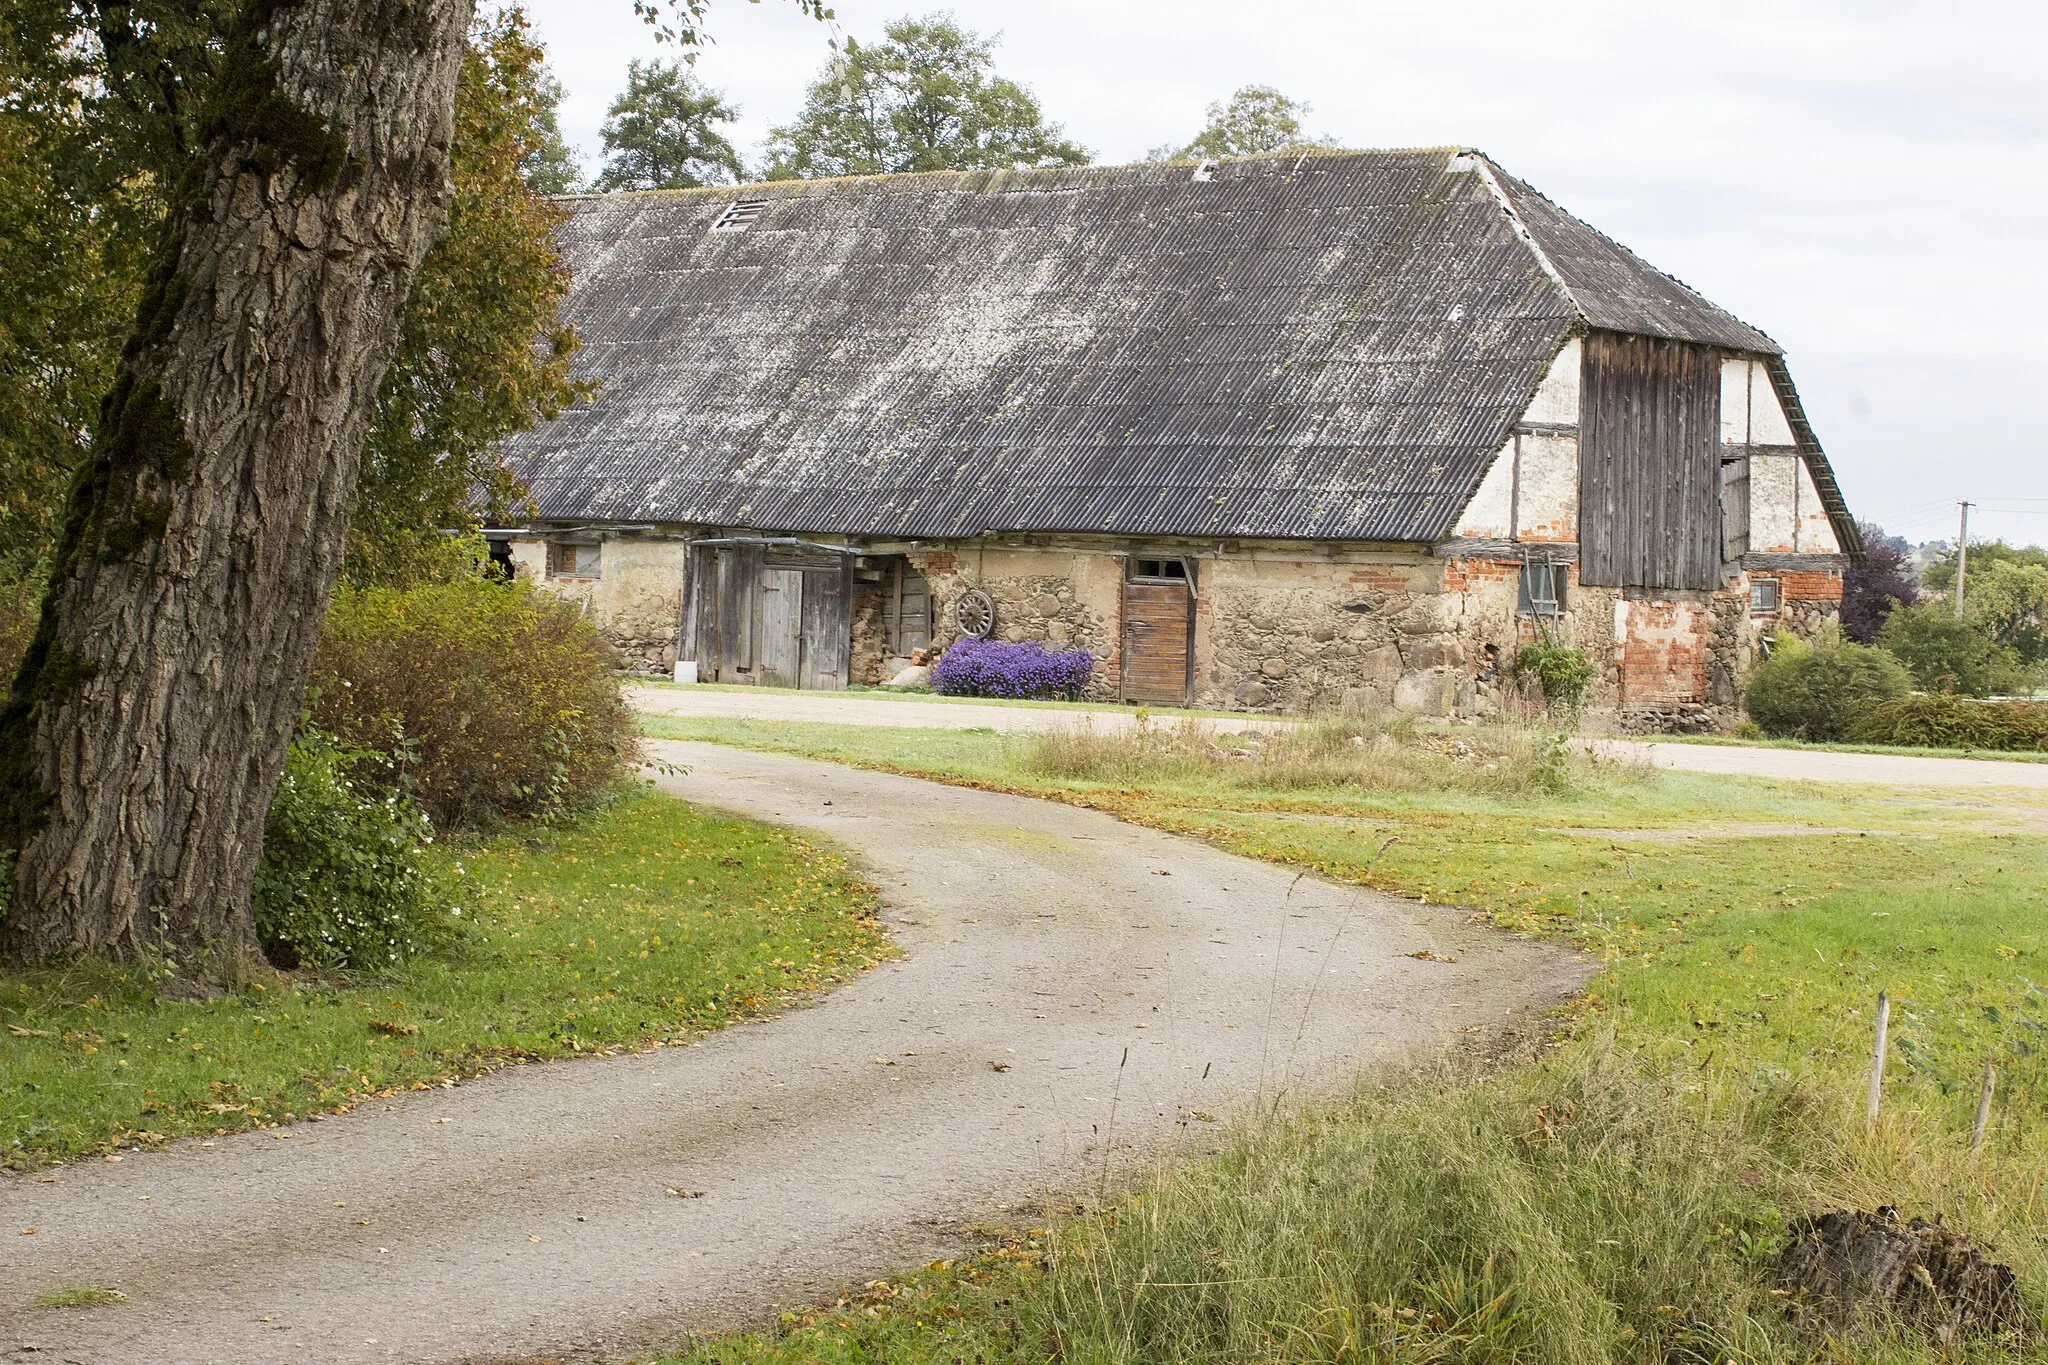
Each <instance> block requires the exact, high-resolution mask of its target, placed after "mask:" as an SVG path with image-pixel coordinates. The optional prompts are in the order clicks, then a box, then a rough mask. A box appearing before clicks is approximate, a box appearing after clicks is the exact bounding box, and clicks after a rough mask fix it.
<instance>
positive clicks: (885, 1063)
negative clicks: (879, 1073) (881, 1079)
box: [868, 1057, 896, 1066]
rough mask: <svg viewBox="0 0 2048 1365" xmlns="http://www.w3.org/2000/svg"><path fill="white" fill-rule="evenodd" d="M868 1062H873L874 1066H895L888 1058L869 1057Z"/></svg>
mask: <svg viewBox="0 0 2048 1365" xmlns="http://www.w3.org/2000/svg"><path fill="white" fill-rule="evenodd" d="M868 1060H869V1061H871V1062H873V1063H874V1064H875V1065H876V1066H894V1065H896V1063H895V1061H894V1060H893V1059H891V1058H888V1057H870V1058H868Z"/></svg>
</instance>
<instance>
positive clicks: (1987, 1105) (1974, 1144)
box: [1970, 1062, 1998, 1152]
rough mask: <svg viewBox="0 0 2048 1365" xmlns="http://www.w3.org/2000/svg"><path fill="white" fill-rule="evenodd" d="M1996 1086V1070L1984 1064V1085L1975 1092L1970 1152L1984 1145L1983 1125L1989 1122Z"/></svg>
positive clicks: (1987, 1063) (1988, 1064)
mask: <svg viewBox="0 0 2048 1365" xmlns="http://www.w3.org/2000/svg"><path fill="white" fill-rule="evenodd" d="M1997 1086H1998V1068H1997V1067H1995V1066H1993V1065H1991V1064H1990V1063H1989V1062H1986V1063H1985V1064H1984V1084H1983V1085H1982V1086H1980V1087H1979V1088H1978V1090H1977V1121H1976V1122H1975V1123H1974V1124H1972V1125H1970V1150H1971V1151H1973V1152H1974V1151H1976V1150H1977V1149H1978V1148H1979V1147H1982V1146H1983V1145H1984V1125H1985V1124H1986V1123H1989V1122H1990V1121H1991V1092H1992V1091H1993V1090H1995V1089H1996V1088H1997Z"/></svg>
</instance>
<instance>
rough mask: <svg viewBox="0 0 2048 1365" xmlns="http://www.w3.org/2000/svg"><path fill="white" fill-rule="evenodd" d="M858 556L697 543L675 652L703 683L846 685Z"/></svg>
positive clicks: (814, 686) (752, 545)
mask: <svg viewBox="0 0 2048 1365" xmlns="http://www.w3.org/2000/svg"><path fill="white" fill-rule="evenodd" d="M852 563H853V560H852V556H850V555H838V554H833V553H831V552H829V551H822V550H807V549H805V548H804V547H801V546H797V547H785V546H778V545H763V544H750V543H738V544H724V545H699V546H696V547H694V548H693V549H692V551H691V554H690V561H689V567H688V570H687V575H688V578H687V581H686V582H685V584H684V588H683V596H684V604H683V620H682V632H681V639H680V640H679V641H678V642H677V643H678V649H677V657H678V658H683V659H695V660H696V661H697V676H698V677H699V678H701V679H702V680H703V681H705V682H726V683H754V684H756V685H758V686H762V687H806V688H825V689H833V690H836V689H838V688H842V687H845V686H846V683H847V667H848V664H849V661H850V660H851V659H852V656H853V617H852V612H851V608H850V604H851V596H852V595H851V592H850V591H849V588H850V582H849V580H850V577H851V575H852V572H853V569H852Z"/></svg>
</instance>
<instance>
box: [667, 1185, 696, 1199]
mask: <svg viewBox="0 0 2048 1365" xmlns="http://www.w3.org/2000/svg"><path fill="white" fill-rule="evenodd" d="M662 1193H663V1194H672V1195H674V1196H675V1197H676V1198H678V1199H702V1198H703V1197H704V1191H702V1190H686V1189H684V1188H683V1187H682V1186H681V1185H670V1186H668V1187H667V1188H665V1189H663V1190H662Z"/></svg>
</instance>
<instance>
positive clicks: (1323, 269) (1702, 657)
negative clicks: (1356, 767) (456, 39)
mask: <svg viewBox="0 0 2048 1365" xmlns="http://www.w3.org/2000/svg"><path fill="white" fill-rule="evenodd" d="M570 208H571V212H570V216H569V219H568V221H567V222H566V223H565V224H564V226H563V228H562V232H561V240H562V244H563V247H564V249H565V252H566V255H567V258H568V261H569V263H570V265H571V266H572V268H573V270H574V274H575V284H574V288H573V291H572V293H571V295H570V298H569V300H568V304H567V313H568V317H569V319H570V320H571V321H573V322H574V323H575V325H576V326H577V327H578V328H579V329H580V332H581V335H582V340H583V350H582V353H581V362H580V363H581V365H582V369H583V372H584V373H585V374H586V375H587V376H588V377H589V378H591V379H593V380H595V381H596V383H597V385H598V392H597V395H596V397H595V398H594V399H593V400H592V401H590V402H588V403H586V404H584V405H581V406H579V407H577V408H575V409H574V410H572V411H570V412H569V413H567V414H565V415H564V416H562V417H561V418H560V419H558V420H557V421H555V422H553V423H550V424H548V425H546V426H544V427H542V428H539V429H537V430H534V431H532V432H530V433H527V434H526V435H524V436H522V437H520V438H519V439H517V440H516V441H515V442H514V443H513V444H512V447H511V450H510V455H511V459H512V462H513V464H514V466H515V468H517V469H518V471H519V472H520V473H521V474H522V475H523V476H524V478H525V479H526V481H527V484H528V486H529V488H530V490H531V496H532V506H531V512H532V520H531V521H530V522H529V523H527V524H526V525H523V526H520V527H515V528H498V529H496V530H495V531H494V534H495V535H497V536H498V537H499V538H500V539H501V540H503V541H505V542H507V548H508V549H509V555H510V558H511V559H512V561H513V562H514V563H515V564H516V565H517V566H518V567H519V569H520V571H521V572H523V573H528V574H531V575H532V576H533V577H534V578H535V579H536V580H538V581H541V582H543V583H545V584H547V585H548V586H550V587H552V588H554V589H556V590H558V591H561V592H564V593H569V594H574V595H577V596H580V597H583V598H585V599H587V600H588V602H589V604H590V607H591V610H592V611H593V612H595V613H596V614H597V615H598V616H599V618H600V619H601V620H602V621H603V622H604V623H605V625H606V626H607V628H608V629H609V630H610V631H611V632H612V633H613V635H614V636H615V638H617V639H618V640H619V642H620V643H621V644H622V646H624V647H625V648H626V649H627V650H628V652H629V654H631V655H632V656H634V657H635V658H637V659H638V660H639V661H641V662H642V663H644V664H646V665H647V666H649V667H655V668H661V669H664V670H665V669H666V668H667V667H668V666H669V665H670V664H671V663H672V662H673V661H675V660H676V659H677V658H681V659H682V660H685V661H694V663H695V664H696V667H697V674H698V676H699V677H700V678H702V679H704V680H707V681H712V680H715V681H722V682H751V683H757V684H761V685H766V686H783V687H795V686H802V687H843V686H845V685H846V684H848V683H849V682H855V683H858V682H874V681H878V680H880V679H882V678H883V677H884V676H885V675H887V674H888V673H889V672H890V670H891V668H892V662H891V661H892V660H897V659H900V658H901V657H902V656H904V655H906V654H907V653H908V652H909V651H910V650H911V649H912V648H914V647H917V646H920V645H924V644H928V643H929V644H938V645H944V644H947V643H949V642H950V641H951V640H952V639H954V638H956V637H958V636H959V635H960V634H962V633H963V631H964V632H968V633H976V634H980V633H988V634H992V635H993V636H995V637H997V638H1001V639H1009V640H1042V641H1045V642H1046V643H1047V644H1048V645H1057V646H1061V647H1067V648H1085V649H1088V650H1090V651H1092V652H1093V654H1094V655H1095V657H1096V660H1097V661H1098V662H1097V667H1096V669H1095V673H1094V681H1093V682H1092V684H1091V688H1092V690H1093V691H1094V692H1095V693H1096V694H1097V695H1099V696H1101V697H1104V698H1121V699H1123V700H1126V701H1132V702H1144V703H1152V704H1180V703H1192V704H1196V705H1201V706H1218V707H1234V708H1259V709H1266V708H1302V707H1307V706H1314V705H1332V704H1351V705H1360V704H1367V703H1383V704H1390V705H1394V706H1398V707H1402V708H1405V709H1408V710H1412V711H1415V712H1419V713H1424V714H1429V715H1440V716H1448V715H1474V714H1484V713H1485V712H1487V711H1489V710H1490V709H1492V708H1493V707H1494V706H1496V705H1497V704H1498V695H1499V693H1498V684H1499V680H1498V678H1497V673H1498V672H1499V670H1501V669H1502V667H1503V666H1504V665H1505V663H1506V662H1507V661H1508V660H1509V659H1511V658H1512V656H1513V654H1514V652H1515V650H1516V648H1517V647H1518V644H1519V643H1520V642H1522V641H1525V640H1528V639H1530V638H1532V637H1533V636H1535V635H1536V634H1538V633H1539V632H1542V633H1546V634H1549V635H1551V636H1553V637H1556V638H1562V639H1567V640H1569V641H1571V642H1573V643H1575V644H1576V645H1578V646H1579V647H1580V648H1581V649H1583V650H1584V651H1585V652H1586V654H1587V655H1588V656H1589V657H1590V658H1591V659H1592V660H1593V661H1594V662H1595V663H1596V664H1597V665H1598V667H1599V680H1598V682H1597V684H1596V691H1595V704H1596V706H1598V707H1599V708H1601V709H1602V710H1604V711H1605V712H1607V713H1609V715H1611V716H1612V717H1614V718H1615V719H1617V720H1618V721H1620V722H1622V723H1624V724H1628V725H1631V726H1637V727H1642V728H1655V727H1668V726H1683V727H1695V726H1699V725H1703V724H1707V723H1711V722H1714V721H1718V720H1725V719H1727V718H1729V717H1730V716H1731V715H1732V714H1733V711H1732V708H1733V707H1734V706H1735V704H1736V700H1737V681H1738V679H1739V677H1740V675H1741V673H1742V671H1743V670H1744V668H1745V667H1746V666H1747V664H1748V662H1749V660H1750V659H1751V658H1752V657H1753V656H1754V654H1755V651H1756V650H1757V648H1758V646H1759V642H1760V641H1761V640H1762V639H1764V638H1766V637H1767V636H1768V635H1769V634H1771V633H1773V632H1775V631H1777V630H1779V629H1781V628H1786V627H1790V628H1793V629H1800V630H1803V629H1808V628H1810V627H1811V626H1812V625H1814V624H1815V623H1816V622H1818V621H1820V620H1822V619H1825V618H1828V617H1831V616H1833V615H1834V614H1835V612H1836V610H1837V606H1838V604H1839V601H1840V596H1841V586H1842V579H1841V575H1842V570H1843V568H1844V565H1845V564H1846V562H1847V559H1848V557H1849V556H1851V555H1854V554H1857V553H1859V552H1860V551H1859V547H1858V545H1857V543H1856V530H1855V524H1854V522H1853V521H1852V520H1851V519H1850V516H1849V513H1848V511H1847V508H1846V507H1845V506H1844V504H1843V501H1842V497H1841V494H1840V492H1839V491H1838V489H1837V487H1836V484H1835V480H1834V478H1833V475H1832V473H1831V472H1830V470H1829V467H1828V463H1827V460H1826V458H1825V456H1824V455H1823V454H1822V452H1821V448H1820V445H1819V443H1818V442H1817V441H1816V440H1815V439H1814V435H1813V432H1812V430H1811V428H1810V427H1809V426H1808V425H1807V422H1806V419H1805V416H1804V415H1803V413H1802V411H1801V409H1800V404H1799V398H1798V394H1797V392H1796V391H1795V390H1794V388H1793V384H1792V378H1791V375H1790V373H1789V372H1788V371H1787V369H1786V366H1785V361H1784V358H1783V355H1782V353H1781V351H1780V348H1779V347H1778V346H1777V344H1776V343H1775V342H1773V341H1772V340H1771V339H1770V338H1769V337H1768V336H1766V335H1764V334H1763V333H1762V332H1760V331H1757V330H1756V329H1754V328H1752V327H1750V326H1748V325H1746V324H1744V323H1743V322H1741V321H1739V320H1737V319H1736V318H1734V317H1732V316H1731V315H1729V314H1728V313H1727V312H1725V311H1723V310H1722V309H1720V308H1717V307H1716V306H1714V305H1713V304H1712V303H1710V302H1708V301H1707V300H1706V299H1704V298H1702V297H1701V296H1700V295H1698V294H1697V293H1694V292H1693V291H1692V290H1690V289H1688V288H1686V287H1685V286H1684V285H1683V284H1681V283H1679V282H1678V281H1677V280H1675V279H1672V278H1671V277H1669V276H1667V275H1664V274H1661V273H1659V272H1658V271H1656V270H1654V269H1652V268H1651V267H1650V266H1649V265H1647V264H1645V263H1644V262H1643V261H1641V260H1639V259H1638V258H1637V257H1635V256H1634V255H1632V254H1631V253H1629V252H1628V251H1627V250H1625V249H1624V248H1622V247H1621V246H1619V245H1617V244H1616V243H1614V242H1613V241H1611V240H1609V239H1608V238H1606V237H1604V236H1602V235H1601V234H1600V233H1598V232H1596V231H1594V230H1593V229H1592V228H1590V227H1588V226H1587V225H1586V224H1584V223H1582V222H1580V221H1579V220H1578V219H1576V218H1573V217H1572V216H1571V215H1569V214H1567V213H1565V212H1564V211H1563V210H1561V209H1560V208H1558V207H1557V206H1556V205H1554V204H1552V203H1551V202H1550V201H1549V200H1547V199H1545V198H1544V197H1543V196H1542V195H1540V194H1538V193H1536V191H1534V190H1532V189H1531V188H1530V187H1529V186H1527V185H1525V184H1523V183H1522V182H1521V181H1519V180H1516V179H1515V178H1514V177H1512V176H1510V175H1508V174H1507V173H1506V172H1505V171H1503V170H1501V169H1500V168H1498V167H1497V166H1495V165H1493V164H1492V163H1491V162H1490V161H1488V160H1487V159H1486V158H1485V157H1484V156H1482V155H1480V154H1479V153H1476V152H1472V151H1460V150H1455V149H1438V150H1422V151H1384V152H1357V153H1343V154H1336V155H1322V156H1310V157H1282V158H1252V159H1245V160H1232V161H1223V162H1204V163H1202V164H1200V165H1192V164H1180V165H1144V166H1125V167H1090V168H1083V169H1060V170H1046V171H1027V172H974V173H945V174H932V175H908V176H883V177H872V178H862V179H853V180H839V181H818V182H785V183H777V184H770V185H760V186H752V187H748V188H745V189H742V190H738V191H734V190H730V189H714V190H695V191H681V192H667V193H654V194H627V195H611V196H603V197H593V198H586V199H580V200H576V201H573V202H572V203H571V205H570Z"/></svg>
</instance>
